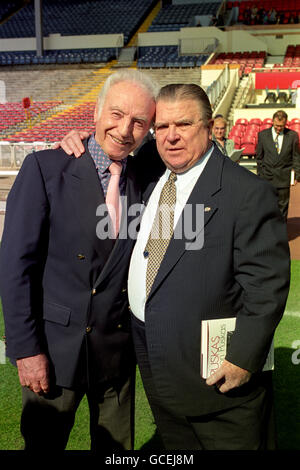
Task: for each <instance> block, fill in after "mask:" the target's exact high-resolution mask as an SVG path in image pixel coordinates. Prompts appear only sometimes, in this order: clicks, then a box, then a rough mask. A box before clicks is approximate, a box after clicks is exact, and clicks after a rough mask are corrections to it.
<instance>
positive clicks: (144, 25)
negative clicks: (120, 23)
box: [127, 1, 161, 47]
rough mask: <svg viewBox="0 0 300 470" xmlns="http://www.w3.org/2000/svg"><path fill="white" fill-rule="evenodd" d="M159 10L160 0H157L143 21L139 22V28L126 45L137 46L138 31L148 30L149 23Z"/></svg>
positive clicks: (144, 31)
mask: <svg viewBox="0 0 300 470" xmlns="http://www.w3.org/2000/svg"><path fill="white" fill-rule="evenodd" d="M160 10H161V1H159V2H157V4H156V5H155V6H154V7H153V9H152V11H151V12H150V13H149V15H148V16H147V18H146V19H145V21H144V22H143V23H142V24H141V26H140V27H139V29H138V30H137V31H136V33H135V34H134V35H133V36H132V38H131V39H130V41H129V43H128V44H127V47H132V46H137V44H138V35H139V33H146V32H147V31H148V29H149V26H150V25H151V23H152V21H153V20H154V18H155V17H156V16H157V15H158V13H159V12H160Z"/></svg>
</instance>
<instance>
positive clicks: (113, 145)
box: [94, 81, 155, 160]
mask: <svg viewBox="0 0 300 470" xmlns="http://www.w3.org/2000/svg"><path fill="white" fill-rule="evenodd" d="M154 112H155V102H154V100H153V99H152V98H151V96H150V94H149V93H148V92H147V91H145V90H144V89H143V88H141V87H140V86H139V85H137V84H134V83H132V82H125V81H124V82H120V83H116V84H115V85H112V86H111V88H110V89H109V90H108V92H107V95H106V97H105V101H104V104H103V107H102V110H101V114H100V117H99V118H98V109H97V106H96V109H95V114H94V121H95V123H96V133H95V138H96V141H97V142H98V143H99V144H100V145H101V147H102V149H103V151H104V152H105V153H107V154H108V156H109V157H110V158H111V159H112V160H122V159H123V158H125V157H127V155H128V154H129V153H130V152H132V150H134V149H135V148H136V147H138V146H139V145H140V144H141V143H142V140H143V138H144V137H145V135H146V134H147V132H148V130H149V128H150V125H151V122H152V119H153V117H154Z"/></svg>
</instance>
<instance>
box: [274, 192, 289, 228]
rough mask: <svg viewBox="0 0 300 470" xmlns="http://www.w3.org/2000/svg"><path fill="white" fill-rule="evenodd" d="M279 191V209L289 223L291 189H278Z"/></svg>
mask: <svg viewBox="0 0 300 470" xmlns="http://www.w3.org/2000/svg"><path fill="white" fill-rule="evenodd" d="M276 189H277V201H278V207H279V210H280V212H281V214H282V215H283V218H284V220H285V221H287V216H288V210H289V201H290V188H289V187H288V188H276Z"/></svg>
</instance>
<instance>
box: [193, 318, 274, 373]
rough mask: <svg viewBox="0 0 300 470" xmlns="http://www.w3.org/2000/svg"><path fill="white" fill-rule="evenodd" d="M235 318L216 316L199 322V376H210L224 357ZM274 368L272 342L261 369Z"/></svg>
mask: <svg viewBox="0 0 300 470" xmlns="http://www.w3.org/2000/svg"><path fill="white" fill-rule="evenodd" d="M235 322H236V318H235V317H231V318H218V319H215V320H203V321H202V322H201V376H202V377H203V378H204V379H207V378H208V377H210V376H211V375H212V374H213V373H214V372H216V370H217V369H218V368H219V367H220V365H221V364H222V362H223V361H224V359H225V356H226V353H227V349H228V347H229V344H230V338H231V336H232V335H233V332H234V329H235ZM273 369H274V343H273V341H272V345H271V348H270V351H269V354H268V357H267V359H266V362H265V365H264V367H263V371H266V370H273Z"/></svg>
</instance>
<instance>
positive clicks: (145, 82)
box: [97, 69, 159, 119]
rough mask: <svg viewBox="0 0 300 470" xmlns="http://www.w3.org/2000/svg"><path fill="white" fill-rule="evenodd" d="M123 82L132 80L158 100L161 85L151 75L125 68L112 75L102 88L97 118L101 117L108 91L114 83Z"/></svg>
mask: <svg viewBox="0 0 300 470" xmlns="http://www.w3.org/2000/svg"><path fill="white" fill-rule="evenodd" d="M121 82H130V83H134V84H136V85H138V86H139V87H141V88H142V89H143V90H145V91H146V92H147V93H149V95H150V97H151V98H152V99H153V100H154V101H156V97H157V95H158V92H159V86H158V84H157V83H156V82H155V81H154V80H153V79H152V78H151V77H149V75H147V74H146V73H144V72H141V71H140V70H135V69H123V70H120V71H118V72H115V73H113V74H112V75H110V76H109V77H108V78H107V79H106V81H105V83H104V85H103V87H102V88H101V90H100V93H99V95H98V101H97V119H99V117H100V115H101V111H102V108H103V104H104V102H105V98H106V95H107V92H108V91H109V89H110V88H111V87H112V86H113V85H116V84H117V83H121Z"/></svg>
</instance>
